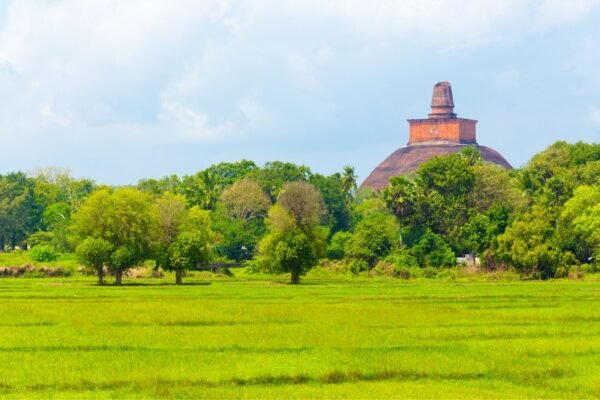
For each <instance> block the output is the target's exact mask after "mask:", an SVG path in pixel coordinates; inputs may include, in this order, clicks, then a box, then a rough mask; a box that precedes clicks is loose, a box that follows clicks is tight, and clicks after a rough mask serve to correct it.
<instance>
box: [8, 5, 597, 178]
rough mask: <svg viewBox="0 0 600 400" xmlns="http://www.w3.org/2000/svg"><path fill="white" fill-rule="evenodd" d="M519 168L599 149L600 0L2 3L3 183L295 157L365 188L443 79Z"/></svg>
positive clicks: (486, 140) (461, 109) (483, 140)
mask: <svg viewBox="0 0 600 400" xmlns="http://www.w3.org/2000/svg"><path fill="white" fill-rule="evenodd" d="M443 80H448V81H451V82H452V87H453V92H454V101H455V104H456V108H455V111H456V112H457V113H458V115H459V116H461V117H465V118H474V119H477V120H479V124H478V141H479V143H480V144H483V145H487V146H490V147H493V148H495V149H497V150H498V151H500V152H501V153H502V154H503V155H504V156H505V158H507V159H508V160H509V162H511V163H512V164H513V165H514V166H520V165H523V164H524V163H525V162H526V161H527V160H528V159H529V158H530V157H531V156H532V155H533V154H535V153H536V152H538V151H540V150H542V149H544V148H545V147H546V146H548V145H549V144H551V143H553V142H554V141H556V140H559V139H562V140H567V141H577V140H583V141H589V142H591V141H595V142H598V141H599V139H600V1H597V0H589V1H588V0H569V1H566V0H565V1H562V0H545V1H543V0H539V1H533V0H531V1H527V0H503V1H496V0H494V1H491V0H490V1H485V0H447V1H444V0H406V1H400V0H398V1H391V0H289V1H286V0H247V1H244V0H240V1H227V0H215V1H212V0H194V1H191V0H190V1H187V0H164V1H162V0H156V1H136V0H127V1H122V0H86V1H81V0H52V1H33V0H16V1H10V0H9V1H6V0H4V1H3V0H0V154H1V156H0V173H3V172H8V171H13V170H24V171H33V170H35V169H36V168H38V167H46V166H58V167H63V168H67V169H69V170H71V172H72V173H73V175H75V176H86V177H90V178H93V179H96V180H98V181H99V182H103V183H109V184H126V183H135V182H137V180H138V179H140V178H144V177H161V176H164V175H168V174H172V173H176V174H186V173H194V172H196V171H198V170H201V169H203V168H205V167H207V166H209V165H210V164H212V163H216V162H220V161H236V160H240V159H242V158H246V159H251V160H254V161H256V162H257V163H259V164H262V163H264V162H265V161H269V160H284V161H292V162H296V163H301V164H305V165H308V166H309V167H311V168H312V169H313V170H314V171H317V172H322V173H332V172H335V171H339V170H341V169H342V167H343V166H344V165H354V166H355V167H356V171H357V173H358V175H359V178H360V180H362V179H364V178H366V176H367V175H368V173H369V172H370V171H371V170H372V169H373V168H374V167H375V166H376V165H377V164H378V163H379V162H380V161H382V160H383V159H384V158H385V157H387V156H388V155H389V154H390V153H391V152H392V151H393V150H395V149H396V148H398V147H401V146H403V145H404V144H405V143H406V142H407V140H408V124H407V123H406V119H407V118H420V117H425V116H426V115H427V113H428V112H429V103H430V100H431V91H432V87H433V85H434V84H435V83H436V82H438V81H443Z"/></svg>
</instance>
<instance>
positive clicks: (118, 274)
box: [115, 271, 123, 286]
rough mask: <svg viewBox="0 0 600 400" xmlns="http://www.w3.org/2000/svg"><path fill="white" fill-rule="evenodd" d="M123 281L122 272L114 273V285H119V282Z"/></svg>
mask: <svg viewBox="0 0 600 400" xmlns="http://www.w3.org/2000/svg"><path fill="white" fill-rule="evenodd" d="M122 280H123V271H116V272H115V285H117V286H119V285H121V281H122Z"/></svg>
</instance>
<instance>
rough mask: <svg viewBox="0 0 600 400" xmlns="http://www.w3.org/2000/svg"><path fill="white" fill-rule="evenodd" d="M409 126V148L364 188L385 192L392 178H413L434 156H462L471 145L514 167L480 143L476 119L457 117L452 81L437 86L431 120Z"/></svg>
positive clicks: (387, 162)
mask: <svg viewBox="0 0 600 400" xmlns="http://www.w3.org/2000/svg"><path fill="white" fill-rule="evenodd" d="M408 124H409V139H408V145H407V147H402V148H401V149H398V150H396V151H395V152H393V153H392V154H391V155H390V156H389V157H388V158H386V159H385V160H384V161H383V162H382V163H381V164H379V165H378V166H377V168H375V169H374V170H373V172H371V174H370V175H369V176H368V177H367V179H365V181H364V182H363V183H362V185H360V187H361V189H362V188H367V187H370V188H373V189H377V190H380V189H383V188H384V187H386V186H387V185H388V182H389V179H390V178H391V177H393V176H397V175H410V174H412V173H413V172H415V171H416V170H417V168H419V165H421V164H422V163H424V162H425V161H427V160H429V159H431V158H432V157H435V156H441V155H446V154H452V153H458V152H459V151H460V150H461V149H463V148H464V147H465V146H469V145H471V146H475V147H476V148H477V149H479V151H480V152H481V156H482V157H483V159H484V160H485V161H489V162H492V163H495V164H498V165H499V166H501V167H503V168H507V169H511V168H512V167H511V166H510V164H509V163H508V161H506V160H505V159H504V157H502V156H501V155H500V153H498V152H497V151H496V150H493V149H490V148H489V147H485V146H480V145H478V144H477V132H476V125H477V121H476V120H474V119H465V118H457V117H456V114H454V99H453V97H452V87H451V86H450V82H439V83H437V84H436V85H435V86H434V88H433V96H432V100H431V114H429V118H427V119H409V120H408Z"/></svg>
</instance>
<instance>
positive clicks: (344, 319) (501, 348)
mask: <svg viewBox="0 0 600 400" xmlns="http://www.w3.org/2000/svg"><path fill="white" fill-rule="evenodd" d="M0 297H1V298H2V300H1V304H2V318H1V319H0V397H1V398H23V397H28V398H49V397H51V398H64V397H67V398H69V397H70V398H88V397H93V398H131V397H140V398H148V397H162V398H165V397H178V398H180V397H194V398H218V397H227V398H232V397H235V398H243V397H250V398H307V397H319V398H323V397H326V398H334V397H345V398H346V397H353V398H364V397H377V398H384V397H443V398H474V397H496V398H497V397H502V398H511V397H514V398H522V397H536V398H540V397H544V398H557V397H560V398H599V397H600V323H599V322H600V283H599V282H598V281H569V280H556V281H549V282H535V281H527V282H521V281H512V282H507V281H491V282H485V281H480V282H468V281H450V282H444V281H436V280H419V281H402V280H391V279H376V278H371V279H367V278H356V279H347V280H343V279H341V280H335V281H333V280H328V279H325V278H318V277H313V278H310V277H309V278H308V279H306V280H305V281H304V282H303V284H302V285H296V286H294V285H288V284H285V283H283V278H282V281H281V283H279V282H274V281H273V278H272V277H271V278H268V279H264V278H261V277H254V278H245V277H235V278H208V276H207V275H201V276H197V277H195V278H186V285H183V286H180V287H176V286H174V285H172V284H171V278H169V280H168V281H167V279H139V280H134V281H127V282H126V285H124V286H123V287H113V286H106V287H98V286H95V285H94V278H93V277H90V278H86V277H83V278H82V277H72V278H61V279H59V278H45V279H24V278H23V279H13V278H8V279H1V280H0Z"/></svg>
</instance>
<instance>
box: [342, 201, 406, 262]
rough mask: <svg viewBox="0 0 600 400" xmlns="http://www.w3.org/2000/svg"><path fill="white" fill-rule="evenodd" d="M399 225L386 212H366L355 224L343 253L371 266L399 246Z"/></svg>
mask: <svg viewBox="0 0 600 400" xmlns="http://www.w3.org/2000/svg"><path fill="white" fill-rule="evenodd" d="M399 235H400V226H399V225H398V221H397V220H396V218H394V216H393V215H390V214H389V213H387V212H373V213H368V214H367V215H366V216H364V217H363V219H362V220H361V221H360V222H359V223H358V224H357V225H356V227H355V228H354V232H353V234H352V238H351V239H350V240H348V241H347V242H346V245H345V247H344V255H345V256H346V257H348V258H351V259H360V260H362V261H364V262H365V263H367V265H368V266H369V268H372V267H373V266H374V265H375V264H376V263H377V261H378V260H379V259H380V258H383V257H385V256H387V255H388V254H389V253H390V252H391V251H392V250H393V249H394V248H396V247H397V246H399V244H400V242H399Z"/></svg>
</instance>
